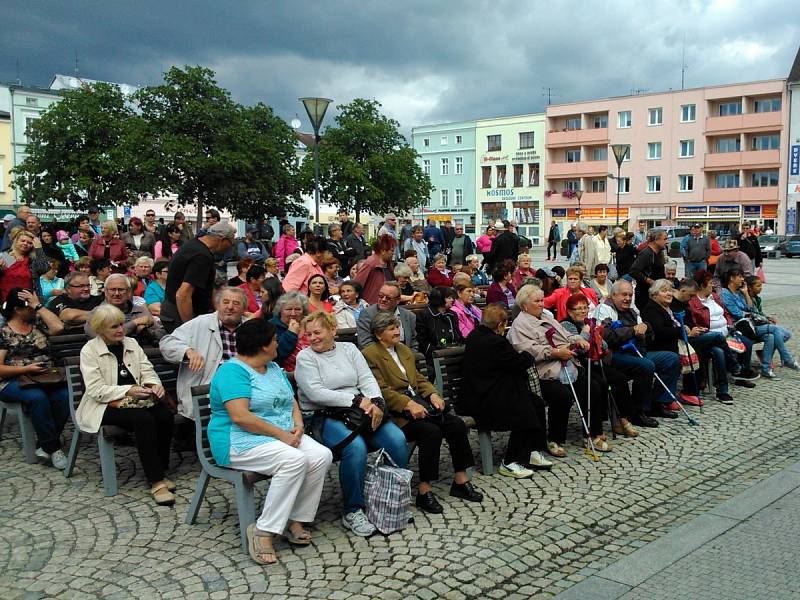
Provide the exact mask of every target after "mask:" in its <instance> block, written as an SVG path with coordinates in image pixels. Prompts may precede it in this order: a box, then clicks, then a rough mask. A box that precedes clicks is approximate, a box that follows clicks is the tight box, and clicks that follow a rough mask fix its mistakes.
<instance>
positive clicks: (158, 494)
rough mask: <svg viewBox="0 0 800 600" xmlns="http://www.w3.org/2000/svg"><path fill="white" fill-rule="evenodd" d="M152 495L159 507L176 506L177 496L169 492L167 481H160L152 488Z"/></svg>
mask: <svg viewBox="0 0 800 600" xmlns="http://www.w3.org/2000/svg"><path fill="white" fill-rule="evenodd" d="M150 494H151V495H152V496H153V500H155V501H156V504H158V505H159V506H172V505H173V504H175V494H173V493H172V492H170V491H169V488H168V487H167V483H166V482H165V481H159V482H158V483H156V484H155V485H153V487H152V488H150Z"/></svg>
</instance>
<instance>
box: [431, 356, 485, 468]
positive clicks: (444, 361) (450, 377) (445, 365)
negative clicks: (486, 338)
mask: <svg viewBox="0 0 800 600" xmlns="http://www.w3.org/2000/svg"><path fill="white" fill-rule="evenodd" d="M463 364H464V346H457V347H454V348H443V349H441V350H435V351H434V352H433V368H434V371H435V373H436V387H437V388H438V390H439V395H440V396H441V397H442V398H443V399H444V401H445V402H449V403H450V404H452V406H453V408H454V409H455V411H456V414H458V400H459V396H460V394H461V379H462V367H463ZM462 418H463V419H464V422H465V423H466V425H467V427H468V428H470V429H477V425H476V423H475V419H473V418H472V417H469V416H462ZM478 442H479V444H480V455H481V466H482V467H483V473H484V475H493V474H494V461H493V458H492V432H491V431H488V430H481V429H478Z"/></svg>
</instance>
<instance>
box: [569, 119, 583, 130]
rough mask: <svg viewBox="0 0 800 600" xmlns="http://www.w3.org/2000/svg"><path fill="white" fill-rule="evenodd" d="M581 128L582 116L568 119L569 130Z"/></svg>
mask: <svg viewBox="0 0 800 600" xmlns="http://www.w3.org/2000/svg"><path fill="white" fill-rule="evenodd" d="M580 128H581V118H580V117H570V118H569V119H567V131H577V130H578V129H580Z"/></svg>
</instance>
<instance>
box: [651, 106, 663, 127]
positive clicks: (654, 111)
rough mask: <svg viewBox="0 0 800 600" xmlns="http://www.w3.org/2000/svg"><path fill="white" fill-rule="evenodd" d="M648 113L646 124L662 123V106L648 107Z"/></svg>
mask: <svg viewBox="0 0 800 600" xmlns="http://www.w3.org/2000/svg"><path fill="white" fill-rule="evenodd" d="M647 113H648V120H647V124H648V125H663V124H664V109H663V108H650V109H648V111H647Z"/></svg>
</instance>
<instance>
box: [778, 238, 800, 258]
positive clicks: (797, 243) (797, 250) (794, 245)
mask: <svg viewBox="0 0 800 600" xmlns="http://www.w3.org/2000/svg"><path fill="white" fill-rule="evenodd" d="M779 249H780V251H781V254H783V255H784V256H788V257H789V258H792V257H793V256H800V235H790V236H789V237H788V238H787V239H786V241H785V242H783V243H782V244H780V245H779Z"/></svg>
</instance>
